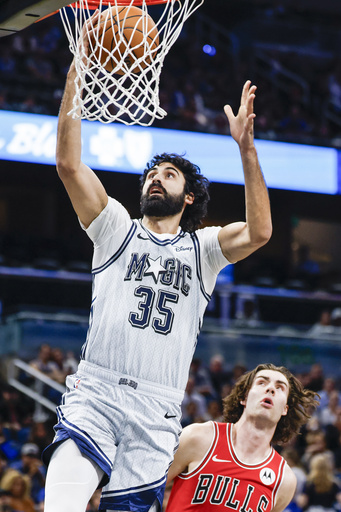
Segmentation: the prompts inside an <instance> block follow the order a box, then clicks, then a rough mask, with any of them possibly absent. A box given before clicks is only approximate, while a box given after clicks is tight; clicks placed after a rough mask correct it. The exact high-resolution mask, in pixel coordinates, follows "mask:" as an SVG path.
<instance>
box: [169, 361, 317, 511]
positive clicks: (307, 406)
mask: <svg viewBox="0 0 341 512" xmlns="http://www.w3.org/2000/svg"><path fill="white" fill-rule="evenodd" d="M316 396H318V395H316V393H315V392H313V391H310V390H307V389H303V387H302V384H301V383H300V382H299V380H298V379H296V378H295V377H294V376H293V375H292V374H291V373H290V372H289V370H287V369H286V368H284V367H277V366H274V365H272V364H262V365H259V366H257V368H255V369H254V370H252V371H251V372H248V373H246V374H245V375H243V376H242V377H241V378H240V379H239V381H238V382H237V384H236V385H235V386H234V388H233V390H232V392H231V393H230V395H228V396H227V397H226V398H225V399H224V420H225V421H226V423H216V422H212V421H209V422H207V423H194V424H192V425H189V426H188V427H186V428H185V429H184V430H183V432H182V434H181V437H180V445H179V448H178V451H177V452H176V454H175V458H174V462H173V463H172V465H171V467H170V470H169V474H168V482H171V481H172V480H173V479H174V478H175V480H174V484H173V488H172V491H171V494H170V498H169V501H168V505H167V509H166V512H187V511H188V512H189V511H193V512H200V511H201V512H208V511H219V510H224V511H226V510H227V509H230V510H235V511H236V512H270V511H272V512H281V511H282V510H284V509H285V508H286V506H287V505H288V504H289V503H290V501H291V499H292V497H293V495H294V492H295V488H296V477H295V475H294V473H293V471H292V470H291V469H290V467H289V466H288V465H287V464H286V462H285V460H284V459H283V457H281V456H280V455H279V453H277V452H276V451H275V449H274V448H273V447H272V443H283V442H287V441H288V440H289V439H290V438H291V437H292V436H293V435H294V434H295V433H297V432H298V431H299V429H300V427H301V426H302V425H303V424H304V423H305V422H306V421H307V419H308V418H309V412H310V411H311V409H312V408H314V407H316V405H317V403H318V402H317V400H316V398H315V397H316Z"/></svg>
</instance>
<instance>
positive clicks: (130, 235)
mask: <svg viewBox="0 0 341 512" xmlns="http://www.w3.org/2000/svg"><path fill="white" fill-rule="evenodd" d="M136 229H137V226H136V224H135V223H134V222H132V223H131V228H130V229H129V231H128V233H127V236H126V237H125V239H124V240H123V242H122V245H121V247H120V248H119V249H118V250H117V251H116V252H115V254H114V255H113V256H111V258H109V259H108V261H106V262H105V263H103V265H101V266H100V267H97V268H93V269H92V271H91V272H92V274H93V275H95V274H99V273H100V272H102V271H103V270H105V269H106V268H107V267H109V266H110V265H111V264H112V263H114V261H116V260H117V259H118V258H119V257H120V256H121V254H122V253H123V252H124V251H125V249H126V248H127V246H128V244H129V243H130V242H131V239H132V238H133V236H134V233H135V231H136Z"/></svg>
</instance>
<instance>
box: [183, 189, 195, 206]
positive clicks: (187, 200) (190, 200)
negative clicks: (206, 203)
mask: <svg viewBox="0 0 341 512" xmlns="http://www.w3.org/2000/svg"><path fill="white" fill-rule="evenodd" d="M194 199H195V198H194V194H193V192H190V193H189V194H186V195H185V203H186V204H193V203H194Z"/></svg>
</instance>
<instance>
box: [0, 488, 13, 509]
mask: <svg viewBox="0 0 341 512" xmlns="http://www.w3.org/2000/svg"><path fill="white" fill-rule="evenodd" d="M0 512H13V509H12V507H11V506H10V492H9V491H5V490H4V489H1V488H0Z"/></svg>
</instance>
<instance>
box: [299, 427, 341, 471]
mask: <svg viewBox="0 0 341 512" xmlns="http://www.w3.org/2000/svg"><path fill="white" fill-rule="evenodd" d="M320 454H323V455H325V456H326V457H327V458H328V459H329V461H330V464H331V466H332V467H334V462H335V460H334V454H333V452H332V451H331V450H328V449H327V441H326V435H325V433H324V432H323V431H322V430H312V431H310V432H308V433H307V434H306V448H305V450H304V454H303V456H302V458H301V461H302V464H303V466H304V468H305V470H306V471H309V468H310V461H311V460H312V458H313V457H314V456H315V455H320Z"/></svg>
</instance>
